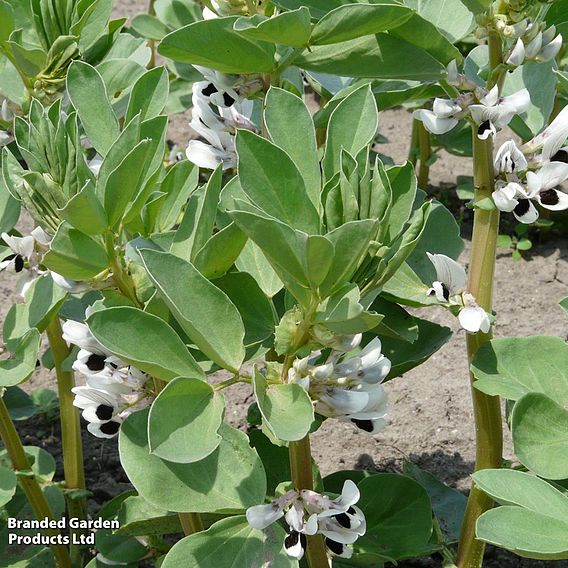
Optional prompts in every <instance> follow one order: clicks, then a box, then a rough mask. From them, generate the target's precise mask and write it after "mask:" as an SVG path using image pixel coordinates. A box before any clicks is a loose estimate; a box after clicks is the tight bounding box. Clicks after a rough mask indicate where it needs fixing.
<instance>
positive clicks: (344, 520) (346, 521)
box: [334, 513, 351, 529]
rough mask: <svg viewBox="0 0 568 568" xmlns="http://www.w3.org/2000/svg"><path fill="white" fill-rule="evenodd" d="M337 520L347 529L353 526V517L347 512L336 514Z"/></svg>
mask: <svg viewBox="0 0 568 568" xmlns="http://www.w3.org/2000/svg"><path fill="white" fill-rule="evenodd" d="M334 518H335V520H336V521H337V522H338V523H339V524H340V525H341V526H342V527H345V528H346V529H350V528H351V519H350V518H349V515H348V514H347V513H340V514H339V515H335V517H334Z"/></svg>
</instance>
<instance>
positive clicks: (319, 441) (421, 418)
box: [0, 0, 568, 568]
mask: <svg viewBox="0 0 568 568" xmlns="http://www.w3.org/2000/svg"><path fill="white" fill-rule="evenodd" d="M141 4H142V3H141V2H139V1H133V0H122V1H121V2H119V6H118V8H117V15H132V14H133V13H136V10H139V9H141ZM187 122H188V119H187V116H177V117H173V118H172V120H171V123H170V133H169V137H170V139H171V140H173V141H174V142H175V143H177V144H178V145H179V146H180V147H183V146H184V144H185V143H186V142H187V139H188V138H189V136H190V135H191V132H190V129H189V127H188V125H187ZM410 126H411V120H410V115H409V113H408V111H406V110H404V109H396V110H389V111H386V112H382V113H381V115H380V133H381V134H382V135H383V136H385V137H386V138H387V139H388V143H386V144H384V145H383V146H381V152H382V153H384V154H387V155H389V156H391V157H392V158H393V159H394V160H395V162H396V163H401V162H403V161H404V160H405V159H406V156H407V153H408V141H409V139H410ZM470 168H471V165H470V161H469V160H468V159H464V158H458V157H455V156H452V155H449V154H446V153H442V155H441V157H440V159H439V160H438V161H437V162H436V163H435V164H434V165H433V167H432V170H431V177H430V180H431V183H432V186H433V191H435V192H436V195H440V196H441V198H442V199H444V197H445V198H447V199H449V198H450V197H449V196H450V195H451V194H450V193H449V192H450V191H451V190H450V189H448V188H452V187H453V186H455V180H456V177H457V176H458V175H468V174H470V175H471V169H470ZM439 188H442V189H441V190H440V189H439ZM451 199H452V201H453V202H455V201H456V200H455V198H454V197H451ZM470 231H471V226H470V224H469V223H468V222H466V223H464V225H463V230H462V233H463V235H464V236H467V235H469V233H470ZM465 244H466V248H465V251H464V254H463V255H462V261H463V262H464V263H467V259H468V252H469V249H470V243H469V241H467V240H466V243H465ZM14 284H15V279H14V278H12V277H10V276H9V275H7V274H3V275H2V279H1V281H0V294H1V295H2V298H3V300H4V301H3V302H2V303H1V304H0V320H3V318H4V316H5V314H6V312H7V311H8V309H9V307H10V305H11V303H12V302H13V301H14V300H15V295H14V293H13V289H14ZM565 296H568V239H566V238H562V239H560V238H550V239H549V240H548V241H547V242H543V243H542V244H537V245H536V246H534V248H533V249H532V250H531V251H530V253H525V259H524V260H522V261H519V262H515V261H513V260H512V259H511V256H510V253H509V252H507V251H500V253H499V254H498V258H497V267H496V279H495V310H496V312H497V323H496V326H495V335H496V336H497V337H503V336H511V335H522V336H526V335H537V334H546V335H556V336H560V337H562V338H566V337H567V332H568V318H567V317H566V313H565V312H563V311H562V310H561V309H560V307H559V306H558V301H559V300H560V299H561V298H563V297H565ZM422 315H423V316H424V317H428V318H430V319H432V320H433V321H436V322H437V323H441V324H444V325H447V326H449V327H450V328H452V329H453V330H454V332H455V334H454V337H453V338H452V339H451V340H450V342H449V343H448V344H446V345H445V346H444V347H443V348H442V349H441V350H440V351H439V352H438V353H436V354H435V355H434V356H433V357H432V358H431V359H430V360H429V361H427V362H426V363H425V364H424V365H422V366H421V367H419V368H417V369H415V370H413V371H411V372H409V373H407V374H405V375H404V376H403V377H401V378H398V379H396V380H395V381H392V382H390V383H388V384H387V386H386V389H387V391H388V393H389V397H390V411H389V425H388V428H387V429H386V430H385V431H384V432H382V433H381V434H379V435H377V436H374V437H372V436H369V435H366V434H364V433H361V432H360V431H358V430H355V429H354V428H352V427H350V426H349V425H347V424H344V423H339V422H337V421H333V420H328V421H326V422H325V423H324V425H323V426H322V428H320V430H319V431H318V432H316V433H315V434H314V435H313V437H312V438H313V442H312V443H313V453H314V457H315V459H316V460H317V462H318V464H319V465H320V468H321V471H322V474H323V475H326V474H328V473H331V472H333V471H336V470H338V469H361V468H364V469H370V470H375V471H400V469H401V466H402V463H403V460H405V459H407V460H411V461H412V462H414V463H415V464H417V465H418V466H420V467H422V468H424V469H426V470H427V471H429V472H431V473H432V474H434V475H435V476H437V477H438V478H440V479H442V480H443V481H445V482H446V483H448V484H449V485H450V486H452V487H455V488H458V489H459V490H462V491H466V490H467V489H468V488H469V485H470V477H469V476H470V473H471V472H472V468H473V464H474V456H475V446H474V425H473V416H472V410H471V402H470V392H469V383H468V375H467V361H466V357H465V334H464V332H463V331H461V330H460V329H459V326H457V325H456V321H455V319H454V318H453V317H452V316H451V315H449V314H448V313H446V312H445V311H443V310H441V309H438V308H432V309H431V311H430V312H429V313H427V314H426V313H424V312H422ZM40 386H41V387H43V386H49V387H51V388H54V380H53V379H52V378H51V377H50V376H49V375H48V374H47V373H45V372H40V373H38V374H37V375H36V376H34V377H33V378H32V379H31V380H30V381H29V382H28V383H27V384H26V385H25V388H26V390H31V389H34V388H38V387H40ZM226 396H227V399H228V400H229V399H230V403H229V406H228V409H227V417H228V419H229V421H230V422H231V423H232V424H233V425H235V426H239V427H243V426H245V413H246V408H247V406H248V404H249V403H250V402H251V400H252V397H251V392H250V390H248V389H246V388H245V389H244V388H242V387H231V388H230V389H227V391H226ZM18 426H19V430H20V432H21V434H22V436H23V440H24V443H25V444H28V445H38V446H41V447H43V448H45V449H47V450H48V451H50V452H51V453H52V454H53V455H54V456H55V457H56V458H57V460H58V463H59V464H60V463H61V460H60V457H61V452H60V440H59V427H58V424H57V423H48V422H46V420H45V419H44V418H43V417H39V418H37V419H32V420H29V421H27V422H23V423H22V422H21V423H18ZM505 428H506V427H505ZM83 439H84V443H85V465H86V469H87V478H88V484H89V488H90V489H91V490H92V491H93V493H94V497H93V499H92V501H91V505H92V508H93V509H94V510H96V509H97V508H98V507H99V506H100V505H102V504H103V503H104V502H105V501H106V500H108V499H109V498H110V497H112V496H114V495H116V494H117V493H119V492H120V491H123V490H125V489H127V488H129V484H128V479H127V478H126V476H125V474H124V473H123V471H122V469H121V467H120V462H119V459H118V452H117V447H116V441H114V440H111V441H104V440H99V439H97V438H94V437H93V436H90V435H89V434H88V433H86V431H84V434H83ZM505 457H507V458H513V454H512V451H511V443H510V440H509V439H507V440H506V451H505ZM59 467H60V469H61V466H59ZM61 473H62V472H61V471H58V475H59V476H61ZM545 565H546V566H557V567H563V568H564V567H568V562H548V563H543V562H540V561H535V560H524V559H520V558H518V557H516V556H514V555H510V554H508V553H505V552H504V551H500V550H497V549H490V550H489V551H488V554H487V558H486V562H485V566H489V567H494V568H497V567H499V568H513V567H519V568H521V567H523V568H529V567H530V568H533V567H534V568H536V567H539V566H545ZM399 566H402V567H405V566H406V567H410V566H423V567H425V566H428V567H430V566H432V567H434V566H436V567H437V566H441V562H440V560H439V559H438V558H432V559H426V560H420V561H416V562H402V563H400V564H399Z"/></svg>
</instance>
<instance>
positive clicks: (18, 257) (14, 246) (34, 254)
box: [0, 227, 50, 297]
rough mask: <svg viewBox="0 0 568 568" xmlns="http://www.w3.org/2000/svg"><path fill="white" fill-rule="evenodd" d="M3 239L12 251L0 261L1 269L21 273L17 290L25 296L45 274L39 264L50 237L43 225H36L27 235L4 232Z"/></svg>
mask: <svg viewBox="0 0 568 568" xmlns="http://www.w3.org/2000/svg"><path fill="white" fill-rule="evenodd" d="M2 240H3V241H4V242H5V243H6V244H7V245H8V248H9V249H10V252H9V254H8V255H7V256H5V257H4V258H3V259H2V261H1V262H0V271H2V270H13V271H14V272H16V273H17V274H20V278H19V280H18V283H17V285H16V290H17V292H18V294H20V296H22V297H23V296H24V295H25V293H26V292H27V290H28V288H29V287H30V285H31V283H32V282H33V281H34V280H35V279H36V278H37V277H38V276H41V275H42V274H44V272H43V271H42V270H40V269H39V265H40V261H41V258H42V254H43V252H44V250H45V249H46V247H47V246H48V245H49V242H50V238H49V236H48V235H47V234H46V233H45V232H44V230H43V229H42V228H41V227H36V228H35V229H34V230H33V231H32V232H31V234H29V235H26V236H25V237H17V236H13V235H9V234H8V233H2Z"/></svg>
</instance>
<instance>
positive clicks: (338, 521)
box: [246, 480, 366, 560]
mask: <svg viewBox="0 0 568 568" xmlns="http://www.w3.org/2000/svg"><path fill="white" fill-rule="evenodd" d="M359 498H360V493H359V489H358V488H357V486H356V485H355V483H353V481H351V480H347V481H345V483H344V484H343V489H342V491H341V495H339V496H338V497H337V498H335V499H331V498H330V497H327V496H326V495H321V494H320V493H317V492H316V491H311V490H307V489H304V490H301V491H299V492H298V491H288V492H287V493H285V494H284V495H282V496H281V497H279V498H277V499H275V500H274V501H272V502H271V503H269V504H266V505H256V506H254V507H249V508H248V509H247V512H246V517H247V521H248V523H249V524H250V526H251V527H253V528H255V529H259V530H263V529H265V528H266V527H268V526H269V525H271V524H272V523H274V522H276V521H278V520H280V519H282V518H284V521H285V523H286V525H287V533H288V534H287V536H286V538H285V539H284V545H283V546H284V550H285V552H286V554H288V556H291V557H293V558H296V559H298V560H300V559H301V558H302V557H303V556H304V552H305V549H306V543H307V539H306V536H312V535H315V534H321V535H322V536H323V537H324V541H325V544H326V547H327V551H328V553H329V554H330V555H334V556H341V557H344V558H350V557H351V556H352V554H353V550H352V549H351V548H350V547H349V546H347V545H350V544H353V543H354V542H355V541H356V540H357V539H358V538H359V537H360V536H362V535H364V534H365V531H366V522H365V515H364V513H363V511H361V509H359V507H357V506H356V505H355V503H357V502H358V501H359Z"/></svg>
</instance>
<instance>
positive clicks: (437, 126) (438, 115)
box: [412, 98, 463, 134]
mask: <svg viewBox="0 0 568 568" xmlns="http://www.w3.org/2000/svg"><path fill="white" fill-rule="evenodd" d="M462 110H463V109H462V108H461V106H460V105H459V104H458V102H457V99H440V98H435V99H434V104H433V105H432V110H427V109H419V110H415V111H414V112H413V113H412V116H413V117H414V118H415V119H416V120H420V121H421V122H422V123H423V124H424V128H426V130H428V132H431V133H432V134H445V133H446V132H449V131H450V130H452V129H453V128H455V127H456V126H457V124H458V122H459V118H456V117H457V115H459V114H460V113H461V112H462Z"/></svg>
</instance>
